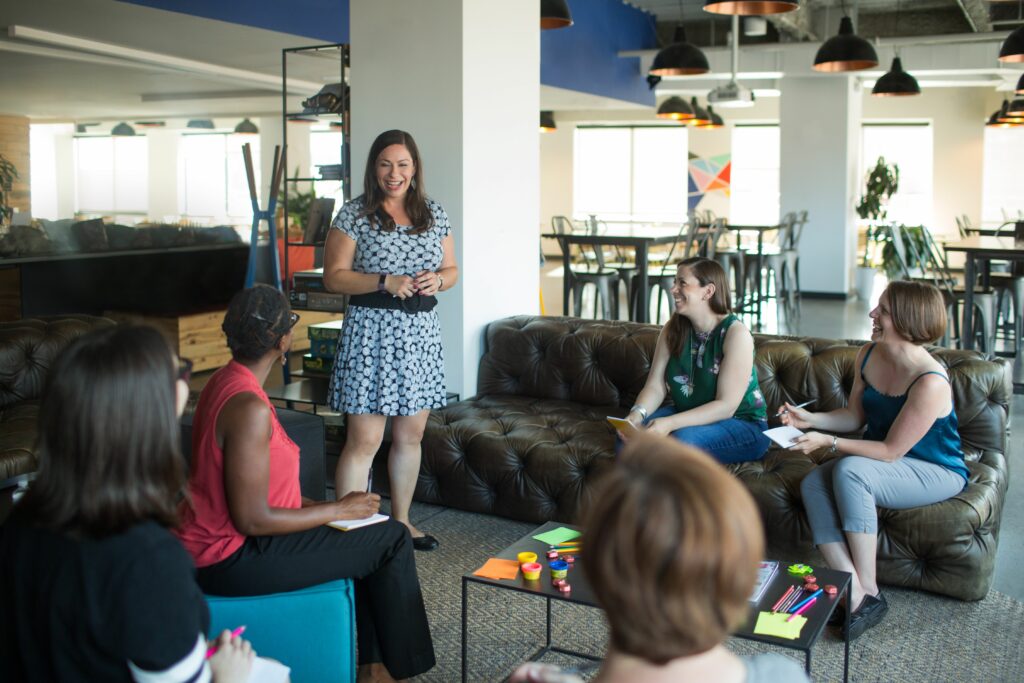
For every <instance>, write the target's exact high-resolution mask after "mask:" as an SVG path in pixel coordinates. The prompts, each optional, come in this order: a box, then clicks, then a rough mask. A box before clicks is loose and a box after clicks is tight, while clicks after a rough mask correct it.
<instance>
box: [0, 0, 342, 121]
mask: <svg viewBox="0 0 1024 683" xmlns="http://www.w3.org/2000/svg"><path fill="white" fill-rule="evenodd" d="M15 26H16V27H19V28H28V29H37V30H41V31H44V32H46V33H48V34H56V35H55V36H54V35H44V36H43V37H42V38H43V39H40V37H38V36H34V35H33V36H29V37H13V36H11V27H15ZM0 31H2V33H0V92H2V93H4V96H3V98H0V113H6V114H18V115H25V116H29V117H31V118H32V119H33V120H35V121H40V122H42V121H84V120H97V119H112V118H116V119H141V118H148V119H152V118H161V117H175V116H180V117H197V116H204V117H206V116H215V115H217V116H234V115H238V116H253V115H260V114H274V113H276V114H279V113H280V111H281V90H280V76H281V50H282V48H287V47H296V46H301V45H309V44H315V43H317V42H318V41H315V40H311V39H309V38H304V37H302V36H295V35H290V34H285V33H277V32H274V31H267V30H263V29H258V28H250V27H247V26H239V25H236V24H230V23H226V22H221V21H214V20H210V19H204V18H198V17H192V16H189V15H185V14H178V13H175V12H165V11H162V10H156V9H151V8H148V7H140V6H137V5H132V4H128V3H123V2H115V1H114V0H32V1H31V2H30V1H28V0H10V1H6V0H5V1H4V2H0ZM78 39H84V40H85V41H87V42H86V43H83V44H76V41H77V40H78ZM94 43H100V45H95V44H94ZM126 49H127V50H128V51H126ZM131 50H137V51H142V53H132V52H130V51H131ZM288 68H289V85H290V86H293V85H294V86H295V87H290V88H289V89H290V90H293V96H292V97H291V98H290V99H291V100H292V101H293V102H294V106H296V107H298V106H299V105H298V102H299V101H300V100H301V99H303V98H304V97H307V96H309V95H311V94H313V92H315V91H316V90H317V89H319V87H320V85H322V84H324V83H331V82H337V81H338V78H339V62H338V60H337V59H336V58H333V57H332V58H327V57H326V56H320V57H319V58H317V57H296V58H290V59H289V64H288ZM293 81H294V82H293ZM291 106H292V102H290V103H289V107H291Z"/></svg>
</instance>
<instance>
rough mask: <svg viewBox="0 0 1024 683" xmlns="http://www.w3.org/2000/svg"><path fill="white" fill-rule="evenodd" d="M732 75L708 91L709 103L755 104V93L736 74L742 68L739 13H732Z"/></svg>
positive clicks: (724, 105) (739, 105) (733, 105)
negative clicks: (740, 82)
mask: <svg viewBox="0 0 1024 683" xmlns="http://www.w3.org/2000/svg"><path fill="white" fill-rule="evenodd" d="M731 40H732V77H731V78H730V79H729V82H728V83H726V84H725V85H720V86H718V87H717V88H715V89H714V90H712V91H711V92H709V93H708V104H717V105H718V106H719V107H731V108H734V109H737V108H740V107H752V106H754V93H753V92H751V90H750V88H745V87H743V86H742V85H740V84H739V83H738V82H737V81H736V74H737V72H738V71H739V68H740V18H739V15H737V14H734V15H732V37H731Z"/></svg>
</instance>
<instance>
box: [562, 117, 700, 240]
mask: <svg viewBox="0 0 1024 683" xmlns="http://www.w3.org/2000/svg"><path fill="white" fill-rule="evenodd" d="M686 133H687V131H686V128H684V127H682V126H672V127H667V126H651V127H630V128H614V127H608V128H577V129H576V143H575V163H574V168H573V186H574V188H573V197H574V206H573V212H574V214H575V217H576V218H585V217H586V216H588V215H590V214H596V215H597V216H598V217H599V218H601V219H602V220H606V221H627V220H633V221H651V222H661V221H665V222H679V221H683V220H685V219H686V204H687V202H686V192H687V158H686V154H687V137H686Z"/></svg>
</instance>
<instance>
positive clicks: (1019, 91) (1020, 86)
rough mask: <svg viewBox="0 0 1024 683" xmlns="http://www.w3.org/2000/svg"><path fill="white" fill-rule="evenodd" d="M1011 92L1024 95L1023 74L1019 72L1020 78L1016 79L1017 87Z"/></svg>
mask: <svg viewBox="0 0 1024 683" xmlns="http://www.w3.org/2000/svg"><path fill="white" fill-rule="evenodd" d="M1013 92H1014V94H1016V95H1024V74H1021V76H1020V80H1019V81H1017V87H1016V89H1015V90H1014V91H1013Z"/></svg>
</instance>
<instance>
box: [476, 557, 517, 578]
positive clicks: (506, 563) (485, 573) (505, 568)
mask: <svg viewBox="0 0 1024 683" xmlns="http://www.w3.org/2000/svg"><path fill="white" fill-rule="evenodd" d="M517 574H519V563H518V562H516V561H515V560H499V559H498V558H496V557H492V558H491V559H489V560H487V562H485V563H484V566H482V567H480V569H477V570H476V571H475V572H473V575H474V576H482V577H484V578H485V579H498V580H500V579H514V578H516V575H517Z"/></svg>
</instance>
